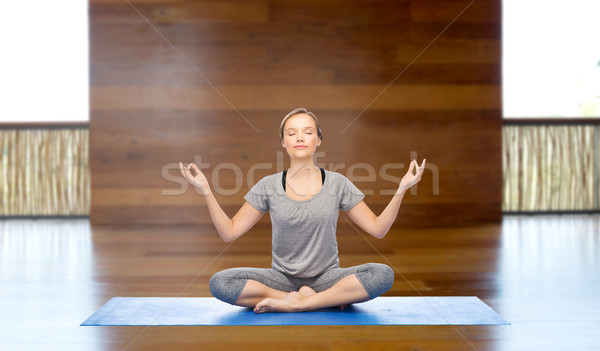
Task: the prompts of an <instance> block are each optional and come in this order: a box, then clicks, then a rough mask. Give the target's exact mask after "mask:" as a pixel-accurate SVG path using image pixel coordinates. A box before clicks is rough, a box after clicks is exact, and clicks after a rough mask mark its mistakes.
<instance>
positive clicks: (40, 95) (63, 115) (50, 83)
mask: <svg viewBox="0 0 600 351" xmlns="http://www.w3.org/2000/svg"><path fill="white" fill-rule="evenodd" d="M2 10H3V13H4V14H5V16H3V18H2V21H0V40H1V42H2V46H3V50H2V56H1V58H0V77H2V78H1V79H0V94H1V96H2V100H1V101H2V113H1V114H0V122H19V123H21V122H24V123H27V122H82V121H88V120H89V97H88V95H89V94H88V91H89V88H88V86H89V68H88V66H89V59H88V52H89V49H88V14H87V1H66V0H59V1H44V0H32V1H8V2H5V3H3V6H2Z"/></svg>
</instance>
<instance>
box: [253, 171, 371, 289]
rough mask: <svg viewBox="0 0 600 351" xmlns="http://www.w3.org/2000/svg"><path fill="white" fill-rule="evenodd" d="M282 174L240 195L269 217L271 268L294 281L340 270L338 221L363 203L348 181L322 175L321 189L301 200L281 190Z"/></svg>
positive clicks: (360, 194) (262, 181) (342, 178)
mask: <svg viewBox="0 0 600 351" xmlns="http://www.w3.org/2000/svg"><path fill="white" fill-rule="evenodd" d="M282 173H283V172H279V173H277V174H272V175H269V176H266V177H264V178H263V179H261V180H260V181H259V182H258V183H256V184H255V185H254V186H253V187H252V189H250V191H249V192H248V193H247V194H246V196H244V199H246V201H248V203H249V204H250V205H252V206H253V207H254V208H256V209H257V210H259V211H260V212H263V213H264V212H266V211H267V210H269V212H270V215H271V225H272V227H273V249H272V251H273V261H272V264H271V266H272V267H273V268H274V269H277V270H279V271H281V272H283V273H286V274H289V275H291V276H293V277H298V278H312V277H315V276H317V275H320V274H322V273H323V272H325V271H327V270H328V269H330V268H334V267H339V258H338V248H337V240H336V227H337V219H338V215H339V213H340V209H341V210H342V211H348V210H350V209H351V208H352V207H354V206H356V205H357V204H358V203H359V202H361V201H362V199H363V198H364V196H365V195H364V194H363V193H362V192H361V191H360V190H359V189H358V188H357V187H356V186H355V185H354V184H352V182H350V180H349V179H348V178H346V177H345V176H343V175H342V174H340V173H337V172H330V171H327V170H326V171H325V182H324V183H323V186H322V188H321V190H320V191H319V192H318V193H317V194H316V195H315V196H314V197H312V198H310V199H308V200H304V201H296V200H293V199H291V198H290V197H289V196H288V195H287V194H286V193H285V191H284V190H283V185H282Z"/></svg>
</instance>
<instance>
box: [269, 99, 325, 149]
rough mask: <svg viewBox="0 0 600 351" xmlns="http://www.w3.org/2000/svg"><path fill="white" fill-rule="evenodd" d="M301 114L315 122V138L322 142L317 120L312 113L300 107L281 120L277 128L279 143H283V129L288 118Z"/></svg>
mask: <svg viewBox="0 0 600 351" xmlns="http://www.w3.org/2000/svg"><path fill="white" fill-rule="evenodd" d="M301 113H305V114H307V115H309V116H311V117H312V119H313V120H314V121H315V125H316V126H317V136H318V137H319V139H321V140H323V135H322V134H321V126H320V125H319V120H318V119H317V117H316V116H315V114H314V113H312V112H310V111H308V110H307V109H305V108H302V107H300V108H296V109H293V110H292V111H291V112H290V113H288V114H287V115H286V116H285V117H283V120H282V121H281V127H279V139H280V140H281V141H283V127H284V126H285V122H286V121H287V120H288V119H289V118H290V117H292V116H295V115H298V114H301Z"/></svg>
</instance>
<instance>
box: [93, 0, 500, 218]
mask: <svg viewBox="0 0 600 351" xmlns="http://www.w3.org/2000/svg"><path fill="white" fill-rule="evenodd" d="M499 7H500V2H499V1H496V0H480V1H476V2H470V1H447V0H435V1H427V2H423V1H417V0H412V1H411V0H402V1H376V2H363V1H358V0H351V1H347V0H346V1H342V0H339V1H338V0H336V1H330V2H322V1H315V0H303V1H297V2H293V3H291V2H288V1H283V0H269V1H267V0H265V1H249V2H248V1H235V0H231V1H223V2H216V1H197V2H193V3H190V2H182V1H157V0H152V1H150V0H147V1H131V2H129V3H127V2H123V1H116V0H113V1H109V0H92V1H91V2H90V34H91V70H90V74H91V109H92V111H91V121H90V153H91V169H92V210H91V218H92V222H93V223H95V224H102V223H120V224H208V223H210V219H209V217H208V213H207V211H206V208H205V206H204V203H203V200H202V199H201V198H200V197H199V196H197V195H196V194H194V193H193V191H192V190H191V189H188V190H187V192H186V193H184V194H175V195H173V193H174V192H175V193H176V192H177V191H178V189H180V188H181V184H180V180H181V178H180V177H179V176H178V171H177V170H176V169H174V167H173V166H174V165H175V164H176V163H177V162H179V161H183V162H190V161H194V160H196V161H201V162H202V163H205V164H206V165H207V166H206V174H207V176H208V177H209V179H211V180H214V183H216V184H213V187H215V185H218V186H220V188H221V189H224V191H222V192H221V193H220V194H219V200H220V201H221V203H222V204H223V206H224V208H225V210H226V212H228V213H231V214H233V213H235V211H236V210H237V208H239V206H240V205H241V203H242V201H243V195H244V194H245V192H247V190H248V189H249V187H251V186H252V185H253V183H254V182H255V181H256V180H257V179H259V177H261V176H265V175H267V174H271V173H275V172H278V171H280V170H282V169H283V168H284V167H286V165H287V164H288V162H289V160H287V159H286V155H285V154H284V152H283V151H284V150H283V149H282V148H281V146H280V144H279V139H278V136H277V133H278V126H279V122H280V121H281V118H282V117H283V116H284V115H285V114H286V113H287V111H289V110H291V109H292V108H295V107H298V106H305V107H307V108H309V109H310V110H312V111H314V112H315V113H316V114H317V116H318V117H319V119H320V122H321V125H322V127H323V132H324V141H323V145H322V146H321V148H320V149H319V154H318V155H317V163H319V165H321V166H324V167H326V168H328V169H330V170H336V171H338V172H340V173H342V174H345V175H346V176H348V177H349V178H351V179H352V180H353V181H354V182H355V183H356V184H357V186H359V187H360V188H361V189H363V191H365V192H366V193H367V199H366V201H367V203H368V204H369V206H371V207H372V208H373V209H374V210H376V211H380V210H382V209H383V208H384V207H385V205H386V204H387V202H388V201H389V199H390V197H389V195H386V193H385V191H386V190H390V189H393V188H394V186H393V183H392V181H393V179H394V177H400V176H401V175H402V173H403V172H404V171H405V168H404V169H403V168H402V166H401V164H408V162H409V161H410V157H411V155H413V154H414V153H416V154H417V157H419V158H420V159H422V158H424V157H425V158H427V159H428V161H429V164H430V168H428V170H427V172H426V173H425V175H424V177H423V180H422V183H420V184H419V187H418V191H417V194H416V195H413V194H408V195H407V197H406V198H405V201H404V204H403V208H402V209H401V213H400V215H399V216H398V223H399V224H402V225H415V226H420V225H449V224H465V223H478V222H488V221H498V220H499V219H500V215H501V205H500V204H501V187H502V170H501V159H500V155H501V99H500V96H501V87H500V84H501V83H500V81H501V78H500V60H501V52H500V34H501V33H500V23H499V20H500V9H499ZM461 13H462V14H461ZM459 15H460V16H459ZM457 16H458V17H457ZM450 23H452V24H451V25H450V26H449V24H450ZM367 106H368V109H366V110H364V109H365V108H366V107H367ZM363 110H364V111H363ZM224 164H229V165H230V167H229V168H232V167H233V168H235V170H232V169H227V167H228V166H227V165H225V166H223V165H224ZM390 164H391V166H390ZM231 165H234V166H231ZM218 167H225V168H221V171H218ZM386 167H387V168H386ZM215 169H217V172H214V171H215ZM382 169H384V170H383V171H382ZM238 170H239V175H238V178H237V179H236V177H235V175H236V173H235V172H237V171H238ZM381 172H384V175H383V176H382V173H381ZM372 175H374V178H373V177H372ZM213 176H214V178H213ZM365 177H367V178H365ZM365 179H366V180H365ZM165 191H166V192H167V193H169V194H170V195H165ZM433 218H435V221H432V219H433ZM261 221H264V222H268V216H264V217H263V219H262V220H261Z"/></svg>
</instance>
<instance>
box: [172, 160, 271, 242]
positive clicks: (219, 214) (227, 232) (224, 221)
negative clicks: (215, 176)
mask: <svg viewBox="0 0 600 351" xmlns="http://www.w3.org/2000/svg"><path fill="white" fill-rule="evenodd" d="M192 168H193V169H194V171H195V172H196V175H195V176H194V175H192V172H191V169H192ZM179 169H180V170H181V173H182V174H183V176H184V177H185V179H187V180H188V181H189V182H190V183H191V184H192V185H194V186H196V187H198V188H200V190H201V191H202V195H203V196H204V197H205V199H206V206H207V207H208V212H209V213H210V218H211V219H212V221H213V223H214V225H215V228H217V232H219V235H220V236H221V238H223V240H225V241H226V242H230V241H233V240H235V239H237V238H239V237H240V236H242V235H244V234H245V233H246V232H247V231H248V230H249V229H250V228H252V227H253V226H254V225H255V224H256V222H258V220H259V219H260V218H261V217H262V215H263V213H262V212H260V211H259V210H257V209H255V208H254V207H252V205H250V204H249V203H248V202H245V203H244V205H242V207H241V208H240V209H239V210H238V212H237V213H236V214H235V216H233V218H231V219H230V218H229V216H227V214H226V213H225V212H224V211H223V209H222V208H221V206H220V205H219V203H218V202H217V199H215V197H214V195H213V193H212V191H211V190H210V186H209V185H208V180H207V179H206V177H205V176H204V174H203V173H202V172H201V171H200V170H199V169H198V167H196V165H195V164H193V163H190V164H189V165H188V166H187V167H183V164H181V162H179Z"/></svg>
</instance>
